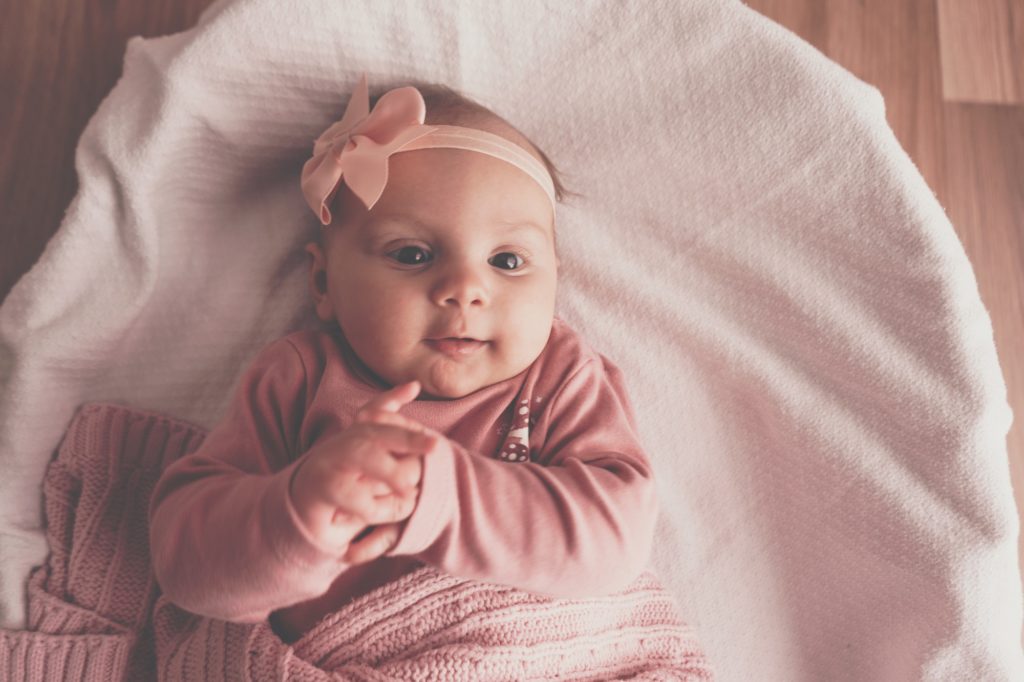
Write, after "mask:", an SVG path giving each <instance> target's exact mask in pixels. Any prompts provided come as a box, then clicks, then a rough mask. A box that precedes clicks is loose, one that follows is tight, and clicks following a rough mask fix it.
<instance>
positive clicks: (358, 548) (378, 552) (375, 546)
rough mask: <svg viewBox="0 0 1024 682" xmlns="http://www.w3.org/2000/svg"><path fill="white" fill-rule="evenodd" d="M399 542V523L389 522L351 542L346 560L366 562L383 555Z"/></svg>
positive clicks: (357, 562) (352, 562) (349, 561)
mask: <svg viewBox="0 0 1024 682" xmlns="http://www.w3.org/2000/svg"><path fill="white" fill-rule="evenodd" d="M396 544H398V525H397V524H394V523H389V524H387V525H383V526H377V527H376V528H374V529H373V531H371V532H370V534H369V535H367V536H366V537H364V538H362V539H360V540H357V541H355V542H353V543H351V544H350V545H349V547H348V551H347V552H346V553H345V561H347V562H348V563H351V564H364V563H366V562H367V561H373V560H374V559H376V558H378V557H381V556H383V555H384V554H386V553H387V552H388V550H390V549H391V548H392V547H394V546H395V545H396Z"/></svg>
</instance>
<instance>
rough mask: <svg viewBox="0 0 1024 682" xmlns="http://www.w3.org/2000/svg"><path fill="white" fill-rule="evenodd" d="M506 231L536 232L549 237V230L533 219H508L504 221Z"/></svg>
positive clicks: (538, 234) (540, 235)
mask: <svg viewBox="0 0 1024 682" xmlns="http://www.w3.org/2000/svg"><path fill="white" fill-rule="evenodd" d="M502 225H503V227H504V228H505V232H506V233H509V232H534V233H536V234H537V236H539V237H543V238H545V239H547V236H548V230H546V229H545V228H543V227H541V226H540V225H538V224H537V223H535V222H533V221H532V220H507V221H503V222H502Z"/></svg>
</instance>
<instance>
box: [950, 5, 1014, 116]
mask: <svg viewBox="0 0 1024 682" xmlns="http://www.w3.org/2000/svg"><path fill="white" fill-rule="evenodd" d="M936 1H937V3H938V13H939V54H940V56H941V61H942V93H943V97H944V98H945V99H946V101H950V102H989V103H1002V104H1024V0H969V1H965V0H936Z"/></svg>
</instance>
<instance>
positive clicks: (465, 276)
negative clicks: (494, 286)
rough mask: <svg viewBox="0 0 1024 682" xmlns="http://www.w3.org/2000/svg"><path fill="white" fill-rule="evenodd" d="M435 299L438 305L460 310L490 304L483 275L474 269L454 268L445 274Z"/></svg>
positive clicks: (436, 289)
mask: <svg viewBox="0 0 1024 682" xmlns="http://www.w3.org/2000/svg"><path fill="white" fill-rule="evenodd" d="M433 298H434V302H435V303H436V304H437V305H440V306H456V307H459V308H470V307H483V306H486V305H487V304H488V303H489V302H490V294H489V292H488V290H487V284H486V282H485V281H484V278H483V276H482V274H481V273H479V272H477V271H476V269H475V268H472V267H454V268H451V269H450V270H449V271H448V272H446V273H444V275H443V276H442V278H441V280H440V281H439V282H438V283H437V286H436V287H435V289H434V295H433Z"/></svg>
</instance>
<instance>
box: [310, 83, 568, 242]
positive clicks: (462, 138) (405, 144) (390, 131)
mask: <svg viewBox="0 0 1024 682" xmlns="http://www.w3.org/2000/svg"><path fill="white" fill-rule="evenodd" d="M425 118H426V104H425V103H424V101H423V95H421V94H420V91H419V90H417V89H416V88H413V87H404V88H396V89H394V90H389V91H388V92H386V93H384V94H383V95H382V96H381V97H380V99H379V100H377V104H376V105H374V107H373V110H372V111H370V110H369V94H368V88H367V83H366V76H365V75H363V77H362V78H361V79H360V81H359V85H358V86H357V87H356V90H355V92H353V93H352V98H351V99H350V100H349V103H348V106H347V107H346V109H345V114H344V116H342V118H341V120H340V121H338V122H336V123H334V124H333V125H331V126H330V127H329V128H328V129H327V130H325V131H324V132H323V134H322V135H320V137H319V138H317V140H316V142H315V143H314V145H313V156H312V158H310V159H309V160H308V161H307V162H306V164H305V165H304V166H303V167H302V181H301V184H302V194H303V196H304V197H305V198H306V202H307V203H308V204H309V206H310V208H312V209H313V212H314V213H316V214H317V216H318V217H319V218H320V222H321V223H323V224H324V225H329V224H330V222H331V211H330V205H331V203H332V202H333V201H334V196H335V195H336V194H337V192H338V189H339V188H340V186H341V183H342V182H344V183H345V184H346V185H347V186H348V187H349V189H351V190H352V192H353V194H355V195H356V196H357V197H358V198H359V200H360V201H362V202H363V204H365V205H366V208H367V210H369V209H371V208H373V205H374V204H376V203H377V200H378V199H380V196H381V194H383V193H384V187H385V186H386V185H387V180H388V159H389V158H390V157H391V156H392V155H393V154H398V153H400V152H411V151H416V150H418V149H438V148H449V149H463V150H466V151H471V152H478V153H480V154H487V155H488V156H492V157H494V158H496V159H500V160H501V161H505V162H506V163H509V164H511V165H513V166H515V167H516V168H518V169H519V170H521V171H523V172H524V173H526V174H527V175H529V176H530V177H531V178H533V179H534V180H535V181H536V182H537V184H538V185H540V187H541V189H543V190H544V192H545V193H546V194H547V195H548V199H550V201H551V208H552V210H554V208H555V203H556V197H555V186H554V182H553V181H552V179H551V174H550V173H549V172H548V169H547V168H546V167H545V166H544V164H543V163H541V162H540V161H539V160H537V158H536V157H534V156H533V155H532V154H530V153H529V152H527V151H526V150H525V149H523V148H522V147H520V146H519V145H517V144H515V143H513V142H509V141H508V140H506V139H505V138H503V137H501V136H500V135H495V134H493V133H488V132H485V131H483V130H477V129H476V128H464V127H462V126H449V125H431V126H427V125H423V121H424V119H425Z"/></svg>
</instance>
